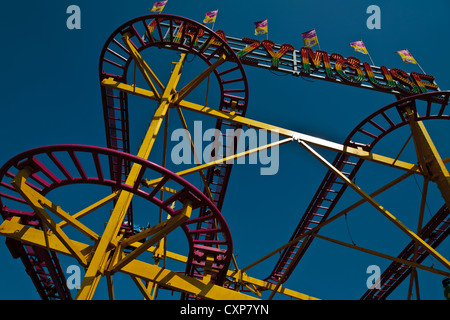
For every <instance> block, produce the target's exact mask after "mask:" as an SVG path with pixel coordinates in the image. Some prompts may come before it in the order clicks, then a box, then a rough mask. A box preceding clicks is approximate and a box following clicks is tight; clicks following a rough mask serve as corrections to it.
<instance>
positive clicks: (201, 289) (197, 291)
mask: <svg viewBox="0 0 450 320" xmlns="http://www.w3.org/2000/svg"><path fill="white" fill-rule="evenodd" d="M121 272H123V273H126V274H130V275H134V276H136V277H139V278H141V279H145V280H148V281H151V282H155V283H158V284H160V285H161V286H164V287H166V288H169V289H174V290H176V291H181V292H185V293H189V294H191V295H193V296H197V297H200V298H204V299H214V300H257V299H256V298H254V297H252V296H249V295H247V294H243V293H240V292H237V291H234V290H230V289H227V288H224V287H222V286H218V285H214V284H212V283H208V284H205V283H204V282H202V281H201V280H197V279H194V278H192V277H189V276H185V275H183V274H180V273H178V272H173V271H170V270H168V269H164V268H161V267H158V266H155V265H152V264H149V263H145V262H142V261H139V260H133V261H130V263H129V264H127V265H125V266H124V267H123V268H122V270H121Z"/></svg>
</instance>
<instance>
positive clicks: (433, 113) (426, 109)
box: [266, 91, 450, 298]
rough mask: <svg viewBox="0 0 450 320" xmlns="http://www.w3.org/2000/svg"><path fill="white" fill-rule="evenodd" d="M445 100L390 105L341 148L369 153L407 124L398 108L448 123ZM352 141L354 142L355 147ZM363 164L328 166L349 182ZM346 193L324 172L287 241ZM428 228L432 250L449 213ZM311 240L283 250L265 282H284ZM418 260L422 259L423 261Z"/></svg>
mask: <svg viewBox="0 0 450 320" xmlns="http://www.w3.org/2000/svg"><path fill="white" fill-rule="evenodd" d="M449 98H450V92H449V91H442V92H432V93H425V94H420V95H415V96H411V97H407V98H404V99H401V100H398V101H396V102H394V103H391V104H389V105H387V106H385V107H384V108H381V109H380V110H378V111H377V112H375V113H373V114H372V115H370V116H368V117H367V118H366V119H365V120H363V121H362V122H361V123H360V124H359V125H358V126H356V127H355V129H354V130H353V131H352V132H351V133H350V134H349V136H348V137H347V139H346V140H345V142H344V145H348V146H353V147H356V146H359V147H362V148H363V149H364V150H366V151H371V150H372V149H373V148H374V146H375V145H376V144H377V143H378V142H379V141H380V140H381V139H382V138H383V137H385V136H386V135H387V134H389V133H391V132H392V131H394V130H396V129H398V128H400V127H403V126H405V125H407V124H408V121H407V120H406V118H405V117H404V115H403V113H402V108H403V107H404V106H406V105H408V106H410V107H412V108H413V109H414V110H415V111H416V114H418V116H417V120H434V119H440V120H450V108H448V107H447V106H448V102H449ZM355 141H358V143H356V142H355ZM363 162H364V160H362V159H358V158H355V159H352V157H349V156H348V155H345V154H338V155H337V156H336V158H335V159H334V161H333V163H332V164H333V165H334V166H335V167H336V168H337V169H339V170H340V171H341V172H343V173H344V174H345V175H346V176H347V177H348V178H349V179H353V178H354V177H355V175H356V173H357V171H358V170H359V168H360V167H361V165H362V164H363ZM346 189H347V185H346V184H345V183H343V182H341V181H340V180H339V179H338V178H337V176H336V175H334V174H333V173H332V172H331V171H328V172H327V173H326V175H325V178H324V179H323V180H322V182H321V184H320V186H319V188H318V190H317V192H316V194H315V195H314V197H313V199H312V200H311V202H310V204H309V206H308V208H307V209H306V211H305V213H304V215H303V216H302V218H301V220H300V222H299V224H298V225H297V227H296V229H295V231H294V232H293V234H292V236H291V238H290V240H289V241H292V240H294V239H295V238H297V237H299V236H301V235H302V234H304V233H306V232H308V231H309V230H311V229H312V228H314V227H316V226H317V225H319V224H320V223H321V222H324V221H326V219H327V218H328V216H329V215H330V214H331V212H332V210H333V208H334V207H335V206H336V204H337V202H338V201H339V199H340V198H341V196H342V195H343V193H344V191H345V190H346ZM430 228H432V229H433V231H434V232H433V233H432V232H431V231H428V232H426V233H425V232H424V233H423V236H424V237H425V238H424V239H426V237H430V236H431V234H433V238H430V239H426V240H427V241H428V240H430V245H431V246H433V247H435V246H437V245H438V244H439V243H441V242H442V240H443V239H445V237H446V236H447V235H448V233H449V230H450V223H449V210H448V208H446V206H445V205H444V207H443V208H441V209H440V210H439V211H438V213H436V215H435V216H434V217H433V219H432V221H430V222H429V225H427V226H425V227H424V230H431V229H430ZM312 240H313V238H312V237H310V238H309V239H307V240H306V243H305V244H304V246H303V247H302V249H301V251H299V250H300V246H301V245H302V244H303V240H300V241H299V242H297V243H295V244H293V245H291V246H290V247H287V248H286V249H285V250H284V251H283V252H282V254H281V256H280V258H279V259H278V261H277V263H276V264H275V267H274V269H273V270H272V272H271V273H270V275H269V276H268V277H267V278H266V281H269V282H273V283H277V282H278V281H279V279H280V278H281V279H282V281H281V282H282V283H283V282H285V281H286V280H287V279H288V278H289V276H290V275H291V274H292V271H293V270H294V269H295V266H296V265H297V264H298V263H299V261H300V260H301V258H302V257H303V255H304V254H305V252H306V250H307V249H308V247H309V245H310V244H311V242H312ZM298 251H299V252H298ZM404 252H407V250H406V249H405V251H404ZM421 254H422V255H426V254H427V253H426V252H422V253H421ZM404 255H405V253H403V257H404ZM294 258H295V259H294ZM419 258H420V259H423V258H424V257H423V258H422V257H419ZM419 261H420V260H419ZM288 267H289V268H288ZM403 270H404V272H402V278H401V279H400V278H398V281H401V280H402V279H404V278H405V277H406V275H407V273H408V272H409V271H410V268H409V267H408V266H404V267H403ZM403 274H405V276H403ZM384 276H385V277H386V279H389V278H390V276H389V274H387V273H386V274H384ZM398 281H397V282H398ZM389 285H390V287H392V289H389V290H385V291H386V292H385V293H383V298H386V297H387V295H388V294H389V293H390V292H392V290H393V289H394V288H395V287H396V286H397V285H398V283H396V285H395V286H393V284H392V283H390V284H389ZM384 289H385V288H384ZM374 295H376V293H374V292H371V293H366V294H365V297H366V298H374Z"/></svg>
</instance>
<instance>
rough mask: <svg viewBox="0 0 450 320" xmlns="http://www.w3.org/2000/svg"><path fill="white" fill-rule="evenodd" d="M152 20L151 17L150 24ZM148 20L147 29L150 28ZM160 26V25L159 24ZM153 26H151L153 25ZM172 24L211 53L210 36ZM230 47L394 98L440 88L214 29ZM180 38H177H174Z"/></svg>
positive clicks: (396, 72)
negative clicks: (236, 36) (229, 34)
mask: <svg viewBox="0 0 450 320" xmlns="http://www.w3.org/2000/svg"><path fill="white" fill-rule="evenodd" d="M155 21H156V19H155V20H153V22H152V23H154V22H155ZM152 23H150V25H149V30H150V31H151V30H152ZM161 25H164V23H162V24H161ZM153 27H154V26H153ZM172 27H174V29H173V30H174V34H173V36H174V37H175V38H177V36H180V34H182V36H183V37H184V41H192V42H194V43H195V44H194V45H195V46H199V47H203V46H205V44H206V46H207V47H208V48H207V49H206V50H205V51H204V53H205V54H206V55H208V54H214V50H212V49H210V48H211V47H214V39H207V38H206V37H204V36H203V34H202V33H201V32H199V30H197V29H198V28H197V27H196V26H193V25H188V26H187V28H186V29H184V25H183V24H181V25H180V26H172ZM215 32H216V34H217V35H218V36H219V37H221V38H222V39H223V40H225V41H226V42H227V43H228V44H229V45H230V47H231V48H232V49H233V50H234V52H235V53H236V55H237V56H238V57H239V58H240V60H241V62H242V63H243V64H246V65H250V66H255V67H260V68H266V69H270V70H274V71H279V72H282V73H287V74H291V75H293V76H297V77H299V76H302V77H309V78H314V79H319V80H325V81H330V82H335V83H341V84H346V85H351V86H355V87H360V88H364V89H371V90H375V91H379V92H385V93H390V94H394V95H396V96H397V97H404V96H411V95H415V94H420V93H426V92H429V91H440V89H439V86H438V85H437V84H436V82H435V77H434V76H432V75H428V74H422V73H417V72H411V73H407V72H406V71H404V70H402V69H399V68H392V69H389V68H387V67H386V66H381V67H377V66H373V65H370V64H369V63H367V62H361V60H360V59H358V58H356V57H353V56H349V57H347V58H345V57H344V56H342V55H341V54H338V53H332V54H329V53H328V52H326V51H323V50H316V51H313V50H312V49H311V48H307V47H301V49H300V50H296V49H295V47H294V46H293V45H291V44H281V45H278V44H275V43H274V42H273V41H271V40H269V39H267V40H262V41H260V40H256V39H251V38H242V39H241V38H235V37H230V36H227V35H226V34H225V32H224V31H223V30H217V31H215ZM178 41H181V39H178Z"/></svg>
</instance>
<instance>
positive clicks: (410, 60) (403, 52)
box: [396, 49, 417, 64]
mask: <svg viewBox="0 0 450 320" xmlns="http://www.w3.org/2000/svg"><path fill="white" fill-rule="evenodd" d="M396 52H397V53H398V54H399V55H400V57H401V58H402V61H403V62H406V63H414V64H417V61H416V59H414V58H413V56H412V55H411V53H409V51H408V50H407V49H404V50H400V51H396Z"/></svg>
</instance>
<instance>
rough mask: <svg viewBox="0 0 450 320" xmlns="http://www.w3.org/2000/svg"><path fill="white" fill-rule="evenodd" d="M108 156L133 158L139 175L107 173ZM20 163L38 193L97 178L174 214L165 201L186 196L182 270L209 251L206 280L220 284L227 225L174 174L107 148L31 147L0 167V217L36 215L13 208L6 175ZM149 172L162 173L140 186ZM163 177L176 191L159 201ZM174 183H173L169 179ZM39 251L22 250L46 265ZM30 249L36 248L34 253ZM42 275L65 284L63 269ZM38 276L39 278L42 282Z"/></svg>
mask: <svg viewBox="0 0 450 320" xmlns="http://www.w3.org/2000/svg"><path fill="white" fill-rule="evenodd" d="M81 159H83V160H81ZM86 159H89V160H86ZM112 159H116V160H118V161H120V162H122V163H130V164H133V163H137V164H139V165H141V166H142V169H141V173H140V178H138V179H137V182H136V184H134V185H127V184H126V183H125V182H123V181H122V180H121V179H120V177H119V178H117V177H114V176H113V177H111V176H108V171H110V170H109V169H110V168H109V164H110V163H111V162H112ZM25 165H29V166H31V167H32V168H33V169H34V170H35V171H34V173H33V174H32V175H31V176H30V178H29V179H28V180H27V183H28V184H29V185H30V186H31V187H32V188H33V189H35V190H36V191H38V192H39V193H41V194H42V195H46V194H47V193H48V192H50V191H52V190H54V189H57V188H60V187H63V186H67V185H72V184H99V185H104V186H109V187H112V188H114V189H117V190H126V191H128V192H132V193H134V194H135V195H138V196H140V197H141V198H144V199H146V200H147V201H150V202H152V203H153V204H155V205H156V206H158V207H160V208H162V209H163V210H164V211H166V212H167V213H168V214H170V215H171V216H175V215H177V214H179V212H181V210H182V206H180V205H177V207H179V208H180V209H177V210H175V209H172V208H171V204H172V203H173V202H176V201H179V202H180V203H182V202H183V201H184V200H185V199H189V200H190V201H191V202H192V204H193V212H192V215H191V218H190V219H189V220H187V221H186V222H185V223H184V224H183V225H182V229H183V230H184V232H185V234H186V237H187V239H188V243H189V253H188V262H187V266H186V271H185V272H186V274H188V275H190V276H198V275H197V274H195V270H199V269H201V268H202V267H203V266H204V265H205V262H206V258H207V256H208V255H209V256H213V257H214V262H213V266H212V276H211V279H212V281H213V282H214V283H216V284H218V285H221V284H222V283H223V281H224V280H225V276H226V272H227V270H228V266H229V264H230V261H231V255H232V250H233V248H232V247H233V245H232V240H231V234H230V232H229V229H228V226H227V224H226V222H225V220H224V219H223V217H222V215H221V214H220V212H219V210H218V209H217V208H216V206H215V205H214V204H213V203H212V202H211V200H209V199H208V198H207V197H206V196H205V195H204V194H203V193H202V192H201V191H199V190H198V189H196V188H195V187H194V186H192V185H191V184H190V183H188V182H187V181H185V180H184V179H182V178H181V177H179V176H177V175H176V174H174V173H172V172H170V171H169V170H167V169H165V168H162V167H160V166H158V165H156V164H154V163H152V162H150V161H146V160H144V159H141V158H138V157H136V156H132V155H129V154H127V153H123V152H119V151H115V150H112V149H106V148H100V147H91V146H77V145H61V146H49V147H41V148H36V149H33V150H30V151H27V152H24V153H22V154H20V155H18V156H16V157H14V158H13V159H11V160H10V161H8V162H7V163H6V164H5V165H4V166H3V167H2V168H1V169H0V181H1V186H2V187H6V188H7V190H5V191H6V192H3V191H2V192H0V205H1V206H2V207H3V208H4V209H3V210H2V215H3V218H4V219H11V218H12V217H13V216H18V217H20V218H22V219H23V220H24V221H25V222H26V221H34V220H35V218H36V217H35V213H28V212H23V211H20V210H18V209H17V208H18V207H20V206H21V205H23V204H26V202H25V200H24V199H22V197H21V196H20V194H19V193H17V192H16V191H15V189H14V188H10V187H9V185H10V182H11V180H12V179H13V178H14V177H15V175H16V174H17V173H15V172H18V170H20V169H21V168H22V167H24V166H25ZM50 165H51V166H52V167H53V165H54V166H56V168H57V169H53V170H51V169H49V167H50ZM155 174H156V176H158V175H159V176H161V178H162V180H161V182H159V183H158V185H157V186H156V187H155V188H153V189H151V190H146V189H147V188H142V187H141V186H140V182H141V181H142V178H143V177H146V176H152V177H155ZM168 183H170V187H171V188H173V189H175V190H178V191H177V193H176V194H174V195H172V196H171V197H170V198H168V199H165V200H164V201H162V200H160V199H159V198H158V196H159V191H160V190H161V188H162V187H164V186H166V184H168ZM174 183H175V184H176V186H174V185H173V184H174ZM5 200H6V201H7V202H9V206H8V207H5V206H4V202H5ZM11 200H12V201H11ZM200 212H207V213H208V214H207V215H203V216H201V215H200ZM29 225H31V224H29ZM205 225H206V226H209V225H213V226H215V227H214V229H208V228H205ZM35 226H36V225H35ZM202 233H207V234H208V235H210V234H212V235H213V239H214V240H210V239H204V238H199V237H198V235H199V234H202ZM27 247H28V246H27ZM10 248H12V249H13V250H12V252H13V255H14V256H16V257H18V256H20V257H24V255H23V254H22V253H21V252H20V250H21V249H20V248H18V247H13V246H10ZM31 251H33V252H31ZM43 251H45V250H42V249H39V248H36V247H33V248H32V250H29V251H28V253H27V254H28V255H29V256H30V255H31V256H33V257H34V256H35V257H38V258H40V259H41V260H39V261H45V262H46V265H45V267H46V268H49V266H50V265H51V264H50V262H51V261H50V260H48V256H47V255H46V254H44V253H43ZM36 252H38V254H35V253H36ZM50 256H51V257H53V261H57V260H56V254H55V253H50ZM39 261H38V262H39ZM25 263H26V264H25V265H26V267H28V266H29V264H28V263H27V262H26V261H25ZM30 263H31V262H30ZM33 267H35V270H36V273H37V274H38V276H40V274H41V273H40V271H41V270H40V269H39V268H37V264H34V265H33ZM27 270H29V268H28V269H27ZM54 272H56V273H54ZM31 275H32V279H33V280H35V278H34V275H33V274H31ZM45 276H46V277H48V276H57V278H56V279H57V280H58V282H56V281H55V280H56V279H53V280H54V282H53V283H54V285H55V286H56V287H58V286H64V285H65V281H64V282H63V281H62V279H64V277H63V274H62V273H61V271H60V269H59V270H58V268H55V270H49V271H48V274H45ZM41 282H42V281H40V284H42V283H41ZM44 293H45V294H44V295H41V296H47V297H48V296H49V291H48V290H46V291H45V292H44Z"/></svg>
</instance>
